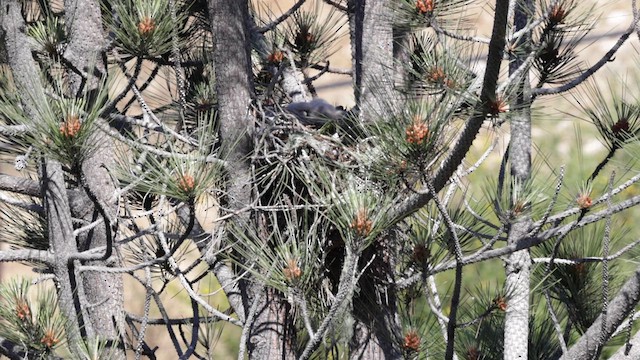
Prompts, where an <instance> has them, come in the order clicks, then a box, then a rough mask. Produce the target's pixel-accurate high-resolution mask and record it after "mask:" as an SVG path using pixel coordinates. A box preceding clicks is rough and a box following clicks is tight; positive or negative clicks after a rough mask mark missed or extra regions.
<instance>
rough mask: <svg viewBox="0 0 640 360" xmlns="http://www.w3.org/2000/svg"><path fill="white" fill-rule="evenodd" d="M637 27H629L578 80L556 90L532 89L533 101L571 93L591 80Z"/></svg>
mask: <svg viewBox="0 0 640 360" xmlns="http://www.w3.org/2000/svg"><path fill="white" fill-rule="evenodd" d="M635 27H636V24H635V22H634V23H633V24H631V26H629V27H628V28H627V30H626V31H625V32H624V33H623V34H622V36H620V38H619V39H618V41H617V42H616V43H615V44H614V45H613V47H612V48H611V49H610V50H609V51H608V52H607V53H606V54H605V55H604V56H603V57H602V58H601V59H600V60H598V62H597V63H595V64H594V65H593V66H591V67H590V68H589V69H587V70H586V71H585V72H583V73H582V74H581V75H580V76H578V77H577V78H575V79H573V80H572V81H570V82H568V83H566V84H564V85H562V86H558V87H555V88H537V89H532V90H531V97H532V99H534V98H535V97H537V96H539V95H542V96H544V95H554V94H560V93H563V92H565V91H569V90H571V89H573V88H574V87H576V86H578V85H580V84H581V83H583V82H584V81H585V80H587V79H588V78H590V77H591V75H593V74H595V73H596V71H598V70H600V68H601V67H603V66H604V65H605V64H606V63H608V62H610V61H611V59H612V58H613V55H615V53H616V52H617V51H618V49H620V47H621V46H622V44H624V43H625V41H627V39H628V38H629V35H631V33H632V32H633V31H634V30H635Z"/></svg>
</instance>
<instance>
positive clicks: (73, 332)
mask: <svg viewBox="0 0 640 360" xmlns="http://www.w3.org/2000/svg"><path fill="white" fill-rule="evenodd" d="M41 179H42V192H43V193H44V204H45V208H46V213H47V223H48V231H49V244H50V245H51V251H52V252H53V253H54V255H55V257H54V263H53V274H54V275H55V283H56V289H57V292H58V304H59V307H60V311H61V312H62V314H64V316H65V318H66V320H67V321H66V322H65V325H66V326H65V332H66V337H67V344H68V346H69V348H70V350H71V353H72V354H76V355H79V348H78V346H79V344H80V341H81V339H80V336H81V335H84V334H85V332H86V330H87V328H85V327H84V320H83V316H82V310H81V308H80V300H79V299H78V286H77V277H76V273H75V271H74V265H73V263H72V260H71V257H72V256H73V255H75V254H77V249H76V247H75V240H74V236H73V224H72V223H71V209H70V207H69V201H68V199H67V195H66V187H65V184H64V175H63V171H62V167H61V166H60V163H58V162H56V161H51V160H49V161H45V164H44V165H43V166H42V171H41Z"/></svg>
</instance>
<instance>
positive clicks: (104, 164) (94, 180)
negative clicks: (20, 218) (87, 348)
mask: <svg viewBox="0 0 640 360" xmlns="http://www.w3.org/2000/svg"><path fill="white" fill-rule="evenodd" d="M64 5H65V25H66V28H67V36H68V41H67V46H66V49H65V53H64V56H65V58H66V59H67V61H69V63H70V64H71V65H72V67H73V69H69V70H67V76H68V78H69V96H74V95H75V96H83V95H82V94H80V92H83V93H85V94H86V95H85V96H86V97H87V101H90V102H94V101H95V100H96V95H97V93H98V92H100V91H101V90H103V89H100V88H99V87H100V86H101V85H103V84H101V80H102V79H101V77H102V76H106V71H107V70H106V64H105V63H104V62H103V59H105V58H106V55H105V54H104V49H105V47H106V44H107V41H106V39H105V36H104V34H103V30H102V29H103V25H102V14H101V13H100V4H99V2H97V1H93V0H82V1H80V0H68V1H65V4H64ZM74 70H75V71H74ZM76 71H81V72H83V73H85V74H86V77H83V76H81V75H80V74H78V73H77V72H76ZM92 106H96V104H92ZM97 121H102V120H101V119H99V120H97ZM91 142H92V143H93V144H96V145H95V146H97V148H96V149H95V150H94V151H93V152H91V153H90V155H89V156H88V157H87V158H86V159H85V160H84V161H83V163H82V164H81V169H79V171H80V172H81V176H82V179H81V182H82V184H83V186H84V187H85V191H86V192H91V193H92V194H91V197H94V198H95V199H94V200H95V201H97V202H99V203H100V204H94V200H92V199H91V197H90V196H89V194H87V193H85V191H83V192H82V193H81V194H82V195H81V201H75V202H74V203H73V206H72V208H71V211H72V214H73V216H74V217H76V218H80V219H84V220H85V221H87V222H88V223H91V222H93V221H96V220H97V219H99V218H101V217H102V215H101V214H100V211H99V210H98V208H97V207H98V206H99V207H101V208H102V209H103V210H104V211H107V212H108V217H109V218H110V219H103V220H104V224H105V225H104V226H98V227H96V228H95V229H93V230H92V231H90V232H87V233H84V234H81V235H80V236H79V237H78V245H79V246H80V250H81V251H84V250H89V249H93V248H97V247H113V244H110V243H109V242H108V237H114V236H115V233H114V232H113V230H114V229H113V228H112V227H111V226H110V225H113V224H112V222H113V220H114V219H115V215H116V214H117V210H116V208H117V203H116V201H115V196H114V195H115V192H116V185H115V184H114V183H113V182H112V178H111V175H110V174H109V169H112V168H113V165H114V164H115V161H114V160H115V159H114V158H113V157H112V154H113V153H114V148H113V141H112V140H111V138H110V137H109V136H108V135H106V134H104V133H102V132H97V133H96V134H94V135H93V136H92V139H91ZM79 200H80V199H79ZM107 232H110V233H109V234H107ZM111 253H112V254H113V256H114V258H113V259H109V260H110V261H116V263H117V262H118V261H117V260H116V259H117V258H118V255H117V254H118V252H111ZM91 265H106V263H105V261H102V260H100V261H92V262H91ZM82 275H83V276H82V286H83V289H84V293H85V296H86V298H87V301H88V302H89V303H90V304H95V305H94V306H93V307H92V309H91V311H89V312H88V321H89V322H90V324H91V326H90V328H91V329H92V331H93V332H94V335H95V336H97V337H98V338H100V339H104V340H108V341H109V342H111V343H112V344H116V343H118V342H119V341H120V338H121V336H124V334H125V327H124V308H123V303H124V293H123V282H122V276H120V275H119V274H108V273H99V272H88V273H84V274H82ZM123 350H124V349H123V348H122V350H121V351H112V352H111V353H110V356H111V357H112V358H114V359H115V358H124V357H125V354H124V351H123Z"/></svg>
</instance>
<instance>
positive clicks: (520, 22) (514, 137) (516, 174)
mask: <svg viewBox="0 0 640 360" xmlns="http://www.w3.org/2000/svg"><path fill="white" fill-rule="evenodd" d="M532 7H533V3H532V2H531V1H530V0H521V1H516V5H515V13H514V25H515V31H518V30H520V29H522V28H524V27H525V26H527V24H528V20H529V16H530V14H532ZM520 41H521V43H520V44H518V45H519V46H523V45H524V44H527V37H523V38H522V39H521V40H520ZM524 46H526V45H524ZM523 53H524V54H525V55H522V53H520V52H517V54H513V55H512V56H514V58H513V59H512V60H511V62H510V64H509V73H510V74H513V73H514V72H516V71H517V70H518V68H519V67H520V66H521V65H522V64H523V62H524V58H525V57H526V54H528V51H524V52H523ZM525 73H526V72H525ZM518 90H519V91H518V97H517V99H516V100H515V101H514V103H513V105H512V107H511V109H512V110H511V115H510V126H511V140H510V142H509V154H508V156H509V161H510V164H511V169H510V171H511V177H512V181H513V182H514V185H513V186H511V187H510V188H511V191H512V192H514V191H518V192H519V195H518V198H519V199H520V198H522V197H524V196H526V193H525V191H524V184H525V183H526V182H527V181H528V180H529V178H530V176H531V84H530V83H529V76H528V75H527V74H525V75H523V77H522V79H521V80H520V81H519V84H518ZM511 198H513V196H512V197H511ZM516 201H517V200H516ZM519 206H520V205H519V204H511V207H512V211H515V212H518V211H519V210H517V208H518V207H519ZM514 217H517V218H516V220H515V221H514V222H513V223H511V224H510V229H509V234H508V237H507V244H508V245H517V243H518V242H520V241H522V240H523V239H524V237H525V236H526V234H527V232H528V231H529V228H530V226H531V218H530V215H529V214H528V213H527V212H524V213H514ZM506 275H507V278H506V282H505V289H506V291H507V292H508V294H509V299H508V302H507V310H506V314H505V327H504V358H505V359H508V360H512V359H513V360H515V359H521V360H522V359H527V357H528V355H527V354H528V347H529V287H530V281H531V280H530V277H531V255H530V254H529V250H528V249H526V250H521V251H516V252H514V253H513V254H511V255H509V257H508V258H507V261H506Z"/></svg>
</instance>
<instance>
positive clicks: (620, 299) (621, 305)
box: [560, 267, 640, 360]
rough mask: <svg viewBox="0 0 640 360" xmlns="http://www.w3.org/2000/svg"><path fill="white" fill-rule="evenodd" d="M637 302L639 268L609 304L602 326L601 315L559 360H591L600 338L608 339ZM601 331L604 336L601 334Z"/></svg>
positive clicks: (639, 281)
mask: <svg viewBox="0 0 640 360" xmlns="http://www.w3.org/2000/svg"><path fill="white" fill-rule="evenodd" d="M638 300H640V267H638V268H636V270H635V272H634V273H633V274H632V275H631V277H630V278H629V280H627V281H626V282H625V283H624V284H623V285H622V287H621V289H620V291H619V292H618V294H617V295H616V296H615V297H614V298H613V299H612V300H611V302H610V303H609V307H608V308H607V312H606V316H605V319H606V322H605V324H604V326H603V324H602V321H603V316H602V314H601V315H600V316H598V318H597V319H596V321H594V322H593V324H591V326H590V327H589V329H587V332H586V333H585V334H584V335H582V337H580V339H578V341H576V342H575V344H574V345H573V346H571V348H570V349H569V352H567V353H566V354H564V355H563V356H562V357H561V358H560V360H573V359H593V357H594V356H595V354H597V352H598V350H599V348H601V346H602V344H601V343H600V339H601V336H602V337H603V338H605V339H609V338H610V337H611V334H613V332H614V331H615V330H616V329H617V328H618V326H620V324H622V322H623V321H624V320H625V319H626V318H627V316H629V313H631V310H633V308H634V307H635V306H636V304H637V303H638ZM603 330H604V334H602V331H603ZM603 335H604V336H603ZM616 356H618V357H617V358H616V359H618V358H620V357H619V356H620V355H616ZM614 358H615V357H614ZM623 359H624V358H623Z"/></svg>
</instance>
